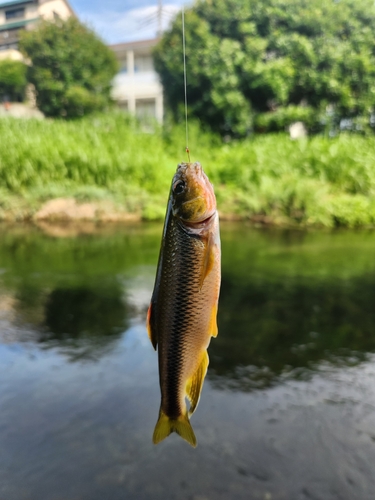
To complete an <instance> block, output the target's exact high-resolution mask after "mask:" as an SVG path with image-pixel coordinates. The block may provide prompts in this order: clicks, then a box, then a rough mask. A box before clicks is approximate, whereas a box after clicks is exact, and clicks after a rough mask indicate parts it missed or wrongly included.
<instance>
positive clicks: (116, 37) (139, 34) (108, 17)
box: [80, 4, 180, 43]
mask: <svg viewBox="0 0 375 500" xmlns="http://www.w3.org/2000/svg"><path fill="white" fill-rule="evenodd" d="M179 10H180V7H179V6H178V5H175V4H167V5H164V6H163V15H162V27H163V29H165V28H166V27H167V26H168V25H169V23H170V21H171V20H172V19H173V18H174V17H175V15H176V14H177V12H178V11H179ZM80 18H81V20H82V21H83V22H85V23H87V24H88V25H89V26H91V27H92V28H93V29H94V30H95V31H96V32H97V33H98V34H99V35H100V36H101V37H102V38H103V39H104V40H105V41H106V42H108V43H119V42H129V41H133V40H147V39H150V38H154V37H156V35H157V30H158V18H157V7H155V6H148V7H142V8H138V9H131V10H128V11H126V12H115V11H108V10H104V11H103V12H81V13H80Z"/></svg>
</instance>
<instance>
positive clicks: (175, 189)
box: [173, 181, 185, 194]
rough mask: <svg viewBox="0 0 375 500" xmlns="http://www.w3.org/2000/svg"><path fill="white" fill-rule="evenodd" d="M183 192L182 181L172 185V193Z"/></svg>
mask: <svg viewBox="0 0 375 500" xmlns="http://www.w3.org/2000/svg"><path fill="white" fill-rule="evenodd" d="M184 191H185V182H184V181H176V182H175V183H174V184H173V192H174V194H181V193H183V192H184Z"/></svg>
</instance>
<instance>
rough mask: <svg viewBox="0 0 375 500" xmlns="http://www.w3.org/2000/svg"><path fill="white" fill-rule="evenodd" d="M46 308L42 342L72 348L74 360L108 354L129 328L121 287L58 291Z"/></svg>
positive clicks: (49, 298) (51, 295) (61, 289)
mask: <svg viewBox="0 0 375 500" xmlns="http://www.w3.org/2000/svg"><path fill="white" fill-rule="evenodd" d="M44 309H45V318H44V327H45V329H44V331H43V333H42V334H41V336H40V342H46V343H48V344H49V345H56V344H60V345H64V347H65V348H66V347H68V346H69V348H70V350H71V357H72V358H73V359H82V357H85V358H88V357H93V356H95V354H98V353H103V352H107V350H108V348H109V346H111V345H113V343H114V341H115V340H117V339H118V338H119V336H120V335H121V333H122V332H123V331H125V330H126V329H127V327H128V320H127V317H126V307H125V305H124V302H123V300H122V290H121V288H120V287H112V288H107V289H104V290H103V289H101V288H100V287H98V288H95V289H90V288H84V287H80V288H76V289H70V288H56V289H55V290H53V291H52V292H51V293H49V294H48V296H47V299H46V301H45V306H44ZM74 351H76V352H74ZM65 352H66V351H65Z"/></svg>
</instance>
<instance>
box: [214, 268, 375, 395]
mask: <svg viewBox="0 0 375 500" xmlns="http://www.w3.org/2000/svg"><path fill="white" fill-rule="evenodd" d="M374 304H375V276H374V277H372V276H365V277H362V278H355V279H352V280H350V281H342V280H337V279H333V280H330V279H323V280H319V279H316V278H315V279H314V278H309V279H305V278H303V277H300V278H298V279H295V278H294V279H293V278H287V279H284V280H282V281H278V280H268V279H267V278H266V277H264V278H263V279H256V278H255V277H254V276H253V277H252V279H250V280H249V281H248V282H241V283H238V282H237V281H236V280H233V278H232V277H231V275H230V273H227V272H224V276H223V287H222V294H221V300H220V316H219V324H220V335H219V336H218V338H217V339H215V341H214V342H212V343H211V347H210V358H211V364H210V368H211V369H210V370H209V372H208V376H209V377H210V378H211V380H212V381H213V383H215V385H216V386H218V387H232V388H236V389H240V390H245V391H246V390H252V389H256V388H264V387H267V386H270V385H273V384H275V383H277V382H279V381H280V380H282V379H284V378H285V377H292V378H296V379H301V378H303V379H306V377H309V376H310V375H311V373H312V371H313V370H314V369H317V368H318V367H319V363H320V362H322V361H324V360H325V361H329V362H330V363H333V364H347V365H353V364H356V363H359V362H361V361H363V360H365V359H366V356H367V353H370V352H374V351H375V309H374Z"/></svg>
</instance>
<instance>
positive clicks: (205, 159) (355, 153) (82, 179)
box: [0, 113, 375, 227]
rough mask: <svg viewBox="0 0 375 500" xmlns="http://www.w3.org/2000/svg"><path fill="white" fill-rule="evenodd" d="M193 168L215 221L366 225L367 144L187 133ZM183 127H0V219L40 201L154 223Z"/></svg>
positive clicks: (94, 123)
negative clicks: (203, 180) (209, 190)
mask: <svg viewBox="0 0 375 500" xmlns="http://www.w3.org/2000/svg"><path fill="white" fill-rule="evenodd" d="M189 136H190V140H189V143H190V144H189V145H190V148H191V150H192V161H200V162H201V163H202V165H203V167H204V169H205V171H206V172H207V174H208V175H209V177H210V179H211V181H212V182H213V183H214V185H215V191H216V194H217V199H218V205H219V209H220V212H221V213H222V215H223V216H228V217H229V216H233V215H236V216H238V217H243V218H253V219H254V220H258V219H261V220H268V221H271V222H273V223H276V224H300V225H322V226H326V227H333V226H338V225H341V226H349V227H355V226H364V225H365V226H368V225H375V142H374V141H373V139H372V138H366V137H361V136H355V135H341V136H339V137H337V138H334V139H329V138H326V137H321V136H316V137H313V138H309V139H302V140H299V141H291V140H290V139H289V137H288V136H287V135H285V134H272V135H264V136H256V137H253V138H249V139H247V140H242V141H232V142H230V143H223V142H221V140H220V139H219V138H218V137H216V136H213V135H212V134H210V133H207V132H204V131H202V130H201V129H200V128H199V126H198V125H197V124H196V123H191V124H190V127H189ZM184 146H185V130H184V127H180V126H175V127H168V126H166V127H165V129H164V130H161V129H158V130H156V131H155V132H154V133H152V134H150V133H147V132H144V131H142V129H141V127H140V126H139V125H138V124H137V123H136V122H135V121H134V120H132V119H131V118H130V117H128V116H126V115H124V114H121V113H111V114H108V115H96V116H91V117H86V118H83V119H81V120H77V121H62V120H55V121H50V120H44V121H39V120H18V119H11V118H7V119H2V120H0V217H1V216H3V217H4V216H5V214H6V213H7V212H9V211H12V213H14V214H16V218H23V217H25V216H26V215H27V216H32V214H33V213H35V211H36V210H37V209H38V208H39V207H40V206H41V205H42V204H43V203H44V202H45V201H47V200H49V199H53V198H58V197H74V198H76V200H77V201H78V202H86V201H93V202H102V201H108V200H109V201H110V202H111V203H112V204H113V206H114V207H115V208H116V209H118V210H123V211H126V212H130V213H137V214H139V215H140V216H142V217H143V218H144V219H160V218H163V216H164V212H165V205H166V200H167V196H168V190H169V186H170V181H171V177H172V175H173V172H174V171H175V169H176V165H177V163H179V162H181V161H186V154H185V152H184Z"/></svg>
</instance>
